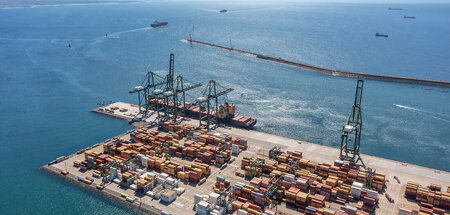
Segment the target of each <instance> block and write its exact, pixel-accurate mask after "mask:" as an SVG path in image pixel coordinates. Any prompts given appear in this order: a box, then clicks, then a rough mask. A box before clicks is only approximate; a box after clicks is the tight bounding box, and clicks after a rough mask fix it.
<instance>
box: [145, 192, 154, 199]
mask: <svg viewBox="0 0 450 215" xmlns="http://www.w3.org/2000/svg"><path fill="white" fill-rule="evenodd" d="M145 195H147V196H150V197H152V198H153V196H154V195H155V193H153V192H152V191H148V192H146V193H145Z"/></svg>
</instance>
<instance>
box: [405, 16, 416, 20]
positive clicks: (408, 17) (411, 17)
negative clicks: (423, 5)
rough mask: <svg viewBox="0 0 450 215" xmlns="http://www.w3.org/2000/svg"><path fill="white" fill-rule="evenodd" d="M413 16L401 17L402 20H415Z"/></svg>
mask: <svg viewBox="0 0 450 215" xmlns="http://www.w3.org/2000/svg"><path fill="white" fill-rule="evenodd" d="M415 18H416V17H415V16H403V19H415Z"/></svg>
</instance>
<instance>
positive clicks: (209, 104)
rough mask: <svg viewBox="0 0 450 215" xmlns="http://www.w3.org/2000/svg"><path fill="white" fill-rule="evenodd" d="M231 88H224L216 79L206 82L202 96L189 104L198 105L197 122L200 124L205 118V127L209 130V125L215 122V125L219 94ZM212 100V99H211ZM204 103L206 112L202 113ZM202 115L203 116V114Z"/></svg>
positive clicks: (225, 92) (217, 114) (217, 116)
mask: <svg viewBox="0 0 450 215" xmlns="http://www.w3.org/2000/svg"><path fill="white" fill-rule="evenodd" d="M233 90H234V89H233V88H226V87H223V86H221V85H220V84H218V83H217V82H216V81H214V80H211V81H209V82H208V85H207V86H206V88H205V90H204V91H203V93H202V96H200V97H198V98H197V100H196V101H195V102H194V103H192V105H191V106H195V105H198V106H199V108H200V110H199V123H200V126H202V121H203V120H205V119H206V129H208V131H209V130H210V127H209V126H210V125H211V124H212V123H215V125H216V126H217V125H218V124H219V100H218V99H219V96H222V95H225V94H227V93H229V92H231V91H233ZM211 100H212V101H211ZM205 103H206V110H205V112H206V113H203V111H202V108H204V107H205V106H204V105H205ZM203 115H204V116H203Z"/></svg>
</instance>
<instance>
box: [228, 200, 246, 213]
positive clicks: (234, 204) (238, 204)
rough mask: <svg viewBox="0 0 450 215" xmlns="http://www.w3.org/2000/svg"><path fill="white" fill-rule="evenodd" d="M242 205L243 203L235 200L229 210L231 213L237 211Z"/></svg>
mask: <svg viewBox="0 0 450 215" xmlns="http://www.w3.org/2000/svg"><path fill="white" fill-rule="evenodd" d="M243 205H244V202H241V201H238V200H235V201H233V202H232V203H231V209H232V211H233V212H235V211H238V210H240V209H241V208H242V206H243Z"/></svg>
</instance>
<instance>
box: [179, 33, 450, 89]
mask: <svg viewBox="0 0 450 215" xmlns="http://www.w3.org/2000/svg"><path fill="white" fill-rule="evenodd" d="M181 41H182V42H186V43H191V44H197V45H202V46H207V47H211V48H217V49H222V50H227V51H230V52H234V53H238V54H243V55H246V56H249V57H256V58H259V59H262V60H267V61H272V62H275V63H280V64H285V65H289V66H294V67H299V68H302V69H308V70H311V71H315V72H320V73H323V74H326V75H331V76H340V77H348V78H358V79H371V80H379V81H390V82H399V83H407V84H417V85H429V86H436V87H447V88H450V81H443V80H431V79H423V78H412V77H401V76H392V75H381V74H371V73H361V72H350V71H343V70H337V69H330V68H325V67H321V66H315V65H310V64H306V63H300V62H296V61H291V60H287V59H283V58H279V57H274V56H270V55H265V54H258V53H253V52H249V51H244V50H239V49H234V48H232V47H225V46H221V45H216V44H212V43H207V42H201V41H197V40H190V39H183V40H181Z"/></svg>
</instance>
